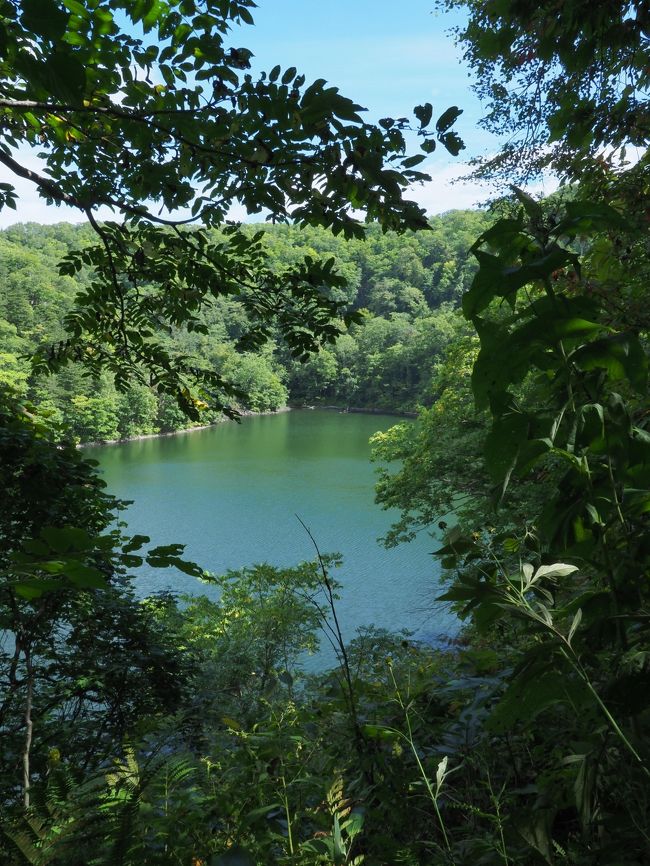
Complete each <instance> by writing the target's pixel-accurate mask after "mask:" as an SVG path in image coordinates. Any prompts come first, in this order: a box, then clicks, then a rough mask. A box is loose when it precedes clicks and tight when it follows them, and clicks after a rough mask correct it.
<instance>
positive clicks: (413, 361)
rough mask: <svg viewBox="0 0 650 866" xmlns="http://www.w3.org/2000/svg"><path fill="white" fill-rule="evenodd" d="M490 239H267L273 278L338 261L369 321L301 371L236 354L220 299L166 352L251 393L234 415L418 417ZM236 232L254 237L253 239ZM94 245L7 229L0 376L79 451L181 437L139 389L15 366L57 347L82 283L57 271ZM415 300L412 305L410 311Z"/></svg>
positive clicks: (469, 221) (281, 360)
mask: <svg viewBox="0 0 650 866" xmlns="http://www.w3.org/2000/svg"><path fill="white" fill-rule="evenodd" d="M486 226H487V218H486V217H485V216H483V215H481V214H479V213H472V212H470V211H463V212H458V213H450V214H447V215H445V216H444V217H438V218H436V219H435V220H432V221H431V228H430V230H429V231H426V232H420V233H419V234H415V233H407V234H406V235H403V236H398V235H397V234H395V233H386V234H382V233H381V231H380V230H378V229H377V228H374V227H369V229H368V242H365V241H356V240H352V241H344V240H343V239H341V238H336V237H334V235H332V233H331V232H330V231H327V230H324V229H316V228H308V229H298V228H296V227H295V226H269V227H265V230H264V238H263V241H264V248H265V250H266V253H267V254H268V257H269V266H270V267H271V268H273V269H274V271H276V272H277V273H282V272H283V271H284V270H285V269H286V268H287V267H292V266H294V265H295V263H296V262H299V261H301V260H302V258H304V256H305V255H310V256H311V257H312V258H314V259H316V258H318V259H321V260H326V259H327V258H328V257H329V256H334V257H335V259H336V263H337V264H336V267H337V269H338V270H339V271H340V272H341V273H343V274H345V276H346V279H347V281H348V288H347V289H346V290H345V293H344V294H342V295H340V296H339V295H336V296H335V295H334V294H333V295H332V297H333V299H335V300H345V302H346V303H348V304H350V305H351V306H352V307H353V308H354V309H357V310H361V309H363V310H364V313H363V316H362V317H361V321H360V322H359V323H358V324H357V325H354V326H353V327H352V328H351V329H349V331H348V333H347V334H345V335H343V336H342V337H340V338H339V340H338V341H337V343H336V344H335V345H334V346H331V347H327V348H323V349H321V350H320V352H319V353H317V354H315V355H313V356H312V358H311V359H310V361H308V362H300V361H298V360H295V359H292V358H291V356H290V353H289V352H288V351H286V349H285V348H283V347H282V344H281V341H280V340H278V339H277V338H275V337H273V338H272V339H270V341H269V343H268V344H267V346H265V347H263V348H261V349H258V350H256V351H254V352H247V353H243V354H242V353H241V352H238V351H237V350H236V344H237V341H238V340H239V339H240V338H241V336H242V335H243V334H244V333H245V332H246V330H247V328H248V327H249V325H250V321H249V318H248V316H247V313H246V310H245V309H244V307H243V306H242V303H241V302H240V300H238V299H237V298H233V299H228V300H225V299H223V298H221V299H219V300H215V303H214V304H213V307H212V308H211V309H210V310H204V312H203V315H202V322H203V324H204V325H205V326H206V328H207V333H206V334H201V333H196V332H192V333H191V334H187V333H185V332H183V331H182V330H179V329H175V330H174V332H173V334H172V335H171V336H169V337H167V338H166V345H167V347H168V351H169V352H171V353H174V352H180V353H182V354H186V355H188V356H189V355H195V356H197V357H201V358H202V359H203V362H204V364H205V365H206V366H207V367H208V368H209V369H210V370H212V371H213V372H215V373H216V374H218V375H220V376H222V377H224V378H226V379H228V380H229V381H231V382H233V383H234V384H235V385H236V386H237V387H238V388H239V389H240V391H242V392H246V395H247V396H246V397H245V398H243V397H240V398H238V400H237V401H236V402H234V403H233V405H234V407H235V408H236V409H238V411H269V410H274V409H277V408H279V407H281V406H283V405H285V404H286V402H287V400H291V401H293V402H296V403H305V402H306V403H308V404H314V403H318V402H321V403H325V404H326V405H327V404H335V405H339V406H342V407H345V406H369V407H373V408H384V409H388V410H393V411H397V410H402V411H413V410H414V409H415V407H416V404H417V403H418V402H422V403H426V402H427V401H428V400H430V397H429V391H428V378H429V370H431V368H432V366H433V364H434V363H435V360H436V359H437V358H438V357H440V355H441V353H442V351H443V350H444V347H445V345H446V343H447V341H448V340H449V338H450V336H451V333H453V321H454V317H453V315H452V313H451V309H449V308H448V307H451V306H452V305H453V306H455V305H456V304H457V303H458V302H459V300H460V296H461V294H462V291H463V289H464V288H467V287H469V284H470V282H471V277H472V272H473V269H472V265H471V263H470V256H469V254H468V253H467V249H466V248H467V247H469V245H470V243H471V241H472V240H473V238H474V237H475V235H476V234H477V233H478V232H479V231H480V230H482V229H484V228H485V227H486ZM242 230H243V231H245V232H247V233H248V234H249V235H252V234H253V233H254V230H253V229H252V228H251V227H247V228H246V227H244V228H243V229H242ZM88 237H89V228H88V227H87V226H76V227H74V226H66V225H65V224H59V225H56V226H47V227H46V226H36V225H24V226H13V227H11V228H9V229H7V230H5V231H4V232H2V233H1V234H0V251H1V252H2V259H3V260H2V263H1V264H0V276H1V278H2V281H3V287H4V291H3V293H2V298H0V328H2V329H3V331H2V333H3V335H4V334H6V336H5V337H4V338H3V345H4V347H5V349H6V351H5V352H4V353H3V354H2V355H1V356H0V376H1V377H2V378H3V380H5V381H6V382H7V383H8V384H10V385H12V386H13V387H14V388H16V389H18V390H20V392H21V394H22V395H23V396H24V397H25V398H27V399H29V400H30V401H31V402H33V403H34V404H35V405H37V406H39V407H42V408H47V409H48V410H52V411H56V412H57V413H58V417H59V418H60V419H61V420H65V422H66V423H67V425H68V426H69V428H70V429H71V430H72V431H73V433H74V435H75V436H77V437H78V438H79V440H80V441H82V442H87V441H98V440H102V439H117V438H125V437H129V436H138V435H143V434H148V433H155V432H158V431H160V430H162V431H168V430H174V429H178V428H180V427H185V426H187V425H188V424H190V423H192V422H190V421H189V420H188V419H187V417H186V416H185V415H183V414H182V413H181V412H180V411H179V410H178V408H177V407H176V408H174V401H173V399H172V398H170V397H169V395H166V394H162V395H160V394H157V393H156V392H155V390H154V389H151V388H149V387H148V386H146V385H142V384H140V385H138V384H133V385H132V386H131V387H130V388H129V390H128V391H127V392H125V393H119V392H118V391H117V390H116V389H115V386H114V384H113V382H112V380H111V377H110V376H109V375H108V374H107V373H103V374H101V375H100V376H99V377H98V378H95V377H89V376H87V375H84V372H85V371H84V368H83V367H81V366H80V365H70V366H68V367H66V368H65V369H63V370H62V371H61V372H60V373H59V374H58V375H57V376H56V377H49V378H48V377H43V376H37V375H34V374H33V373H31V372H30V368H29V363H28V361H27V358H26V357H24V358H23V357H21V356H22V355H24V356H27V355H29V354H33V353H34V352H36V351H38V350H39V347H42V345H43V344H44V343H48V342H51V341H52V340H55V339H57V340H58V339H59V338H60V337H62V336H63V334H64V318H65V316H66V315H67V314H68V313H69V312H70V310H71V309H72V307H73V304H74V298H75V294H76V293H78V292H79V291H83V290H85V288H87V286H88V284H89V274H88V273H80V274H77V275H76V276H75V277H74V278H72V277H61V276H59V275H58V268H57V263H58V261H59V260H60V259H61V258H62V257H63V256H65V255H66V254H67V252H68V251H69V250H70V249H74V248H75V247H76V246H79V245H83V244H84V243H87V241H88ZM382 273H385V274H389V275H390V276H389V277H388V276H384V277H382ZM413 298H414V299H415V300H416V303H413V304H410V303H409V304H407V303H405V301H406V300H408V299H413ZM217 418H218V416H217V414H216V413H214V412H212V411H209V410H207V409H204V410H203V411H202V413H201V420H202V422H203V423H211V422H212V421H213V420H215V419H217Z"/></svg>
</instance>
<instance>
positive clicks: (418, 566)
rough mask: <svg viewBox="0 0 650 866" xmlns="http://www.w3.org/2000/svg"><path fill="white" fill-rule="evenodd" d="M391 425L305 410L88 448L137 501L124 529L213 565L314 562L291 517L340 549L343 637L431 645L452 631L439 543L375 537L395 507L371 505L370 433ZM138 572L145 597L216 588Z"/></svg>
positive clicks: (220, 568) (122, 492)
mask: <svg viewBox="0 0 650 866" xmlns="http://www.w3.org/2000/svg"><path fill="white" fill-rule="evenodd" d="M395 423H396V419H395V418H394V417H391V416H386V415H361V414H340V413H338V412H328V411H318V410H315V411H310V410H302V411H293V412H285V413H281V414H278V415H268V416H253V417H247V418H244V419H242V421H241V423H240V424H236V423H232V422H230V423H224V424H220V425H217V426H214V427H210V428H208V429H205V430H197V431H193V432H191V433H188V434H183V435H179V436H169V437H164V438H156V439H144V440H139V441H133V442H126V443H123V444H119V445H112V446H104V447H93V448H89V449H87V451H86V453H87V454H88V456H90V457H93V458H94V459H96V460H98V461H99V463H100V471H101V472H102V475H103V477H104V479H105V480H106V482H107V484H108V490H109V491H110V492H111V493H113V494H114V495H116V496H118V497H120V498H123V499H132V500H134V503H133V505H131V506H130V508H129V510H128V511H127V512H126V514H125V519H126V521H127V523H128V526H129V530H130V532H131V533H142V534H144V535H149V536H150V537H151V540H152V543H154V544H169V543H172V542H178V543H182V544H185V545H187V547H186V556H187V557H188V558H190V559H192V560H194V561H196V562H198V563H199V564H200V565H201V566H202V567H203V568H205V569H207V570H208V571H211V572H214V573H220V572H224V571H226V570H228V569H237V568H241V567H242V566H245V565H252V564H254V563H259V562H265V561H266V562H270V563H272V564H273V565H280V566H284V565H292V564H295V563H298V562H301V561H304V560H308V559H309V560H311V559H313V558H314V553H315V552H314V548H313V546H312V544H311V542H310V540H309V538H308V537H307V535H306V533H305V531H304V529H303V528H302V527H301V525H300V523H299V522H298V520H297V518H296V515H298V516H299V517H300V518H301V519H302V520H303V521H304V523H305V524H306V525H307V526H308V527H309V529H310V530H311V532H312V534H313V536H314V538H315V539H316V541H317V543H318V545H319V548H320V550H321V552H322V553H330V552H332V553H333V552H337V553H341V554H342V555H343V558H344V563H343V566H342V567H341V568H339V569H337V570H336V572H335V574H334V576H335V577H336V579H337V580H338V581H340V582H341V583H342V584H343V589H342V591H341V600H340V602H339V604H338V612H339V617H340V620H341V625H342V629H343V632H344V636H345V638H346V639H349V638H351V637H353V636H354V632H355V629H356V628H357V626H360V625H370V624H374V625H376V626H380V627H384V628H388V629H394V630H398V629H403V628H406V629H409V630H411V631H413V632H414V633H415V635H416V637H418V638H421V639H423V640H429V641H432V642H433V641H435V640H436V639H437V638H440V637H444V636H446V635H452V634H454V633H455V632H456V630H457V621H456V619H455V618H454V617H453V616H452V615H451V614H449V613H448V612H447V611H446V610H445V608H444V607H443V606H442V605H441V604H439V605H436V604H435V601H434V599H435V597H436V595H437V594H438V589H439V582H438V579H439V566H438V564H437V562H436V560H435V559H434V558H433V557H432V556H431V551H432V550H434V549H435V548H436V546H437V545H436V541H435V540H434V539H432V538H431V537H430V536H428V535H424V534H423V535H421V536H420V537H419V538H418V539H417V540H416V541H413V542H411V543H410V544H404V545H400V546H399V547H397V548H393V549H390V550H386V549H385V548H383V547H382V546H381V544H380V543H378V541H377V539H378V537H379V536H381V535H382V534H383V533H384V532H385V531H386V529H387V528H388V527H389V526H390V524H391V518H392V517H394V516H395V515H392V516H391V514H390V513H389V512H385V511H382V510H381V509H380V508H379V507H378V506H377V505H375V503H374V481H375V473H374V466H373V465H372V464H371V463H370V462H369V456H370V447H369V444H368V439H369V437H370V436H371V435H372V434H373V433H375V432H376V431H377V430H386V429H387V428H388V427H390V426H392V425H393V424H395ZM138 575H139V577H138V589H139V590H140V591H141V592H142V594H143V595H144V594H146V593H149V592H153V591H156V590H161V589H172V590H174V591H175V592H179V593H197V594H198V593H205V594H207V595H212V594H214V593H215V590H214V588H211V587H206V585H204V584H202V583H199V582H198V581H196V580H195V579H194V578H192V577H189V576H187V575H184V574H182V573H180V572H178V571H176V570H173V571H172V570H171V569H166V570H160V569H152V568H149V567H143V568H142V569H140V570H139V572H138Z"/></svg>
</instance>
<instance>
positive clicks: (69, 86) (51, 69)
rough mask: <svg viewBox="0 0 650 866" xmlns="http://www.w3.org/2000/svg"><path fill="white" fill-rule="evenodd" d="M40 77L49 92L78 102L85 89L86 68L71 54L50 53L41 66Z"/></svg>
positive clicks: (67, 100)
mask: <svg viewBox="0 0 650 866" xmlns="http://www.w3.org/2000/svg"><path fill="white" fill-rule="evenodd" d="M42 79H43V81H44V83H45V85H46V87H47V88H48V90H50V92H51V93H52V94H53V95H54V96H58V97H59V98H60V99H64V100H65V101H66V102H70V103H72V104H77V105H78V104H80V103H81V102H82V100H83V95H84V91H85V89H86V70H85V68H84V67H83V66H82V64H81V63H80V62H79V61H78V60H77V58H76V57H73V56H72V55H71V54H52V55H51V56H50V57H49V58H48V59H47V61H46V62H45V64H43V66H42Z"/></svg>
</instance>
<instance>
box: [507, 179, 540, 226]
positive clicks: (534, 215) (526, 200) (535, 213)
mask: <svg viewBox="0 0 650 866" xmlns="http://www.w3.org/2000/svg"><path fill="white" fill-rule="evenodd" d="M510 189H511V190H512V191H513V192H514V194H515V195H516V196H517V198H518V199H519V201H520V202H521V203H522V204H523V206H524V210H525V211H526V213H527V214H528V216H529V217H530V218H531V219H533V220H539V219H541V217H542V208H541V206H540V204H539V203H538V202H536V201H535V199H534V198H533V197H532V196H530V195H528V193H527V192H524V191H523V190H522V189H519V187H516V186H511V187H510Z"/></svg>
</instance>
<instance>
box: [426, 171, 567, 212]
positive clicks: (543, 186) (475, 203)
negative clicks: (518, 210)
mask: <svg viewBox="0 0 650 866" xmlns="http://www.w3.org/2000/svg"><path fill="white" fill-rule="evenodd" d="M422 171H425V172H427V174H429V175H431V180H430V181H427V182H426V183H424V184H422V185H418V186H413V187H411V189H410V190H409V194H410V197H411V198H412V199H414V200H415V201H416V202H417V203H418V204H419V205H421V206H422V207H423V208H424V209H425V210H426V212H427V213H429V214H439V213H444V212H445V211H448V210H462V209H466V208H476V207H480V206H481V205H483V204H485V203H486V202H487V201H488V199H493V198H494V197H495V193H494V187H493V186H492V185H491V184H490V185H488V184H485V183H479V182H478V181H473V180H463V179H462V178H464V177H465V176H466V175H468V174H469V173H470V171H471V167H470V166H468V165H467V164H466V163H461V164H459V163H451V164H448V165H444V166H436V165H435V164H434V165H431V164H429V165H426V164H425V165H424V166H422ZM557 188H558V182H557V180H556V179H555V178H553V177H550V178H545V179H544V180H543V181H542V182H540V183H537V184H531V185H530V186H529V187H526V191H527V192H529V193H530V194H531V195H534V196H539V195H549V194H550V193H552V192H554V191H555V190H556V189H557ZM504 192H507V190H504Z"/></svg>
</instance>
